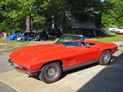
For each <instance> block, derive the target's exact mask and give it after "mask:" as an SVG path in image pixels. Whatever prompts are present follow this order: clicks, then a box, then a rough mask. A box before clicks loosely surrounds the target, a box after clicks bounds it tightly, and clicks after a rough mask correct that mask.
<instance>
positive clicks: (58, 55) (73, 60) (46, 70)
mask: <svg viewBox="0 0 123 92" xmlns="http://www.w3.org/2000/svg"><path fill="white" fill-rule="evenodd" d="M117 47H118V46H117V45H115V44H114V43H105V42H98V41H86V39H85V37H84V36H83V35H70V34H66V35H63V36H62V37H61V38H60V39H59V40H58V41H56V43H55V44H45V45H35V46H28V47H24V48H21V49H18V50H16V51H14V52H13V53H11V54H10V55H9V57H10V59H9V63H10V65H12V66H14V67H15V69H17V70H19V71H21V72H24V73H27V74H29V75H38V76H39V78H40V79H41V80H42V81H44V82H45V83H52V82H55V81H57V80H58V79H59V78H60V76H61V74H62V72H63V71H68V70H71V69H74V68H78V67H81V66H85V65H89V64H92V63H95V62H99V63H100V64H102V65H107V64H109V63H110V60H111V55H112V54H113V53H114V52H115V51H116V50H117Z"/></svg>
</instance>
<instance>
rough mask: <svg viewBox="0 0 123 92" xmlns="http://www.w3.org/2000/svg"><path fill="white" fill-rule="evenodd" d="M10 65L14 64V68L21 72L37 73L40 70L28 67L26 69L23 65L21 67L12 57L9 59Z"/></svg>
mask: <svg viewBox="0 0 123 92" xmlns="http://www.w3.org/2000/svg"><path fill="white" fill-rule="evenodd" d="M8 62H9V65H10V66H12V67H13V68H15V69H16V70H17V71H18V72H21V73H26V74H28V75H37V74H38V72H39V70H33V71H32V70H28V69H24V68H22V67H19V66H18V65H17V64H16V63H14V62H13V61H11V59H8Z"/></svg>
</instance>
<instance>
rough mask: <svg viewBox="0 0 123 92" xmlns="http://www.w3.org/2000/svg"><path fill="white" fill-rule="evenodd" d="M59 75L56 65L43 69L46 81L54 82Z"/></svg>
mask: <svg viewBox="0 0 123 92" xmlns="http://www.w3.org/2000/svg"><path fill="white" fill-rule="evenodd" d="M58 75H59V68H58V66H57V65H50V66H48V67H47V68H46V69H45V77H46V78H47V79H48V80H54V79H55V78H57V77H58Z"/></svg>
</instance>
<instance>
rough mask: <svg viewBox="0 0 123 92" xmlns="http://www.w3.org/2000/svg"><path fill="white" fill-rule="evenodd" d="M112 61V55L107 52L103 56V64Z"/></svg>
mask: <svg viewBox="0 0 123 92" xmlns="http://www.w3.org/2000/svg"><path fill="white" fill-rule="evenodd" d="M109 61H110V53H109V52H105V53H104V55H103V62H104V63H105V64H107V63H108V62H109Z"/></svg>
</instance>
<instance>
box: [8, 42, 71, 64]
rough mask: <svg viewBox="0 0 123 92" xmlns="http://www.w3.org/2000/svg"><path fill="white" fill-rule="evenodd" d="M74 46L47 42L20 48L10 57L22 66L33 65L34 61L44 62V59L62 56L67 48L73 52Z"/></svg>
mask: <svg viewBox="0 0 123 92" xmlns="http://www.w3.org/2000/svg"><path fill="white" fill-rule="evenodd" d="M71 48H72V47H69V48H68V47H67V46H63V45H58V44H47V45H36V46H28V47H24V48H21V49H18V50H16V51H14V52H13V53H11V54H10V55H9V57H10V58H11V59H12V60H13V61H14V62H15V63H17V64H19V65H21V66H25V65H31V64H34V62H36V60H37V63H39V62H38V61H39V58H40V62H41V61H42V62H44V61H43V60H45V61H46V60H52V59H53V58H54V59H55V58H56V57H57V58H59V57H60V58H61V56H63V55H61V54H63V53H64V52H65V51H66V50H67V51H69V52H71Z"/></svg>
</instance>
